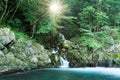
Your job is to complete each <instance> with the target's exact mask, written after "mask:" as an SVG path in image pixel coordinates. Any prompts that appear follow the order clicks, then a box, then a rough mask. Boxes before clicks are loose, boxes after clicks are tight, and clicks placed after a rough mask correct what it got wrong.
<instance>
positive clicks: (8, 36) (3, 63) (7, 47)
mask: <svg viewBox="0 0 120 80" xmlns="http://www.w3.org/2000/svg"><path fill="white" fill-rule="evenodd" d="M49 55H50V53H49V52H48V51H47V50H46V49H44V47H43V46H42V45H40V44H38V43H35V42H32V41H31V40H28V41H26V40H24V38H23V37H22V36H21V37H20V38H16V37H15V34H14V33H13V32H11V31H10V29H8V28H1V29H0V71H4V70H13V69H23V70H24V69H25V68H29V69H30V68H35V67H48V65H49V63H51V60H50V58H49Z"/></svg>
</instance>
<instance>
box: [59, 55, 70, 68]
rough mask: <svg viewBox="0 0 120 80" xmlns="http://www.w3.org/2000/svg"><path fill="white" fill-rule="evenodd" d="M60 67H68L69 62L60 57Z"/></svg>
mask: <svg viewBox="0 0 120 80" xmlns="http://www.w3.org/2000/svg"><path fill="white" fill-rule="evenodd" d="M59 67H60V68H68V67H69V62H68V61H67V60H65V59H63V58H62V57H60V66H59Z"/></svg>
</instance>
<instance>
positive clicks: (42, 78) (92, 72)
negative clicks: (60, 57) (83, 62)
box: [0, 67, 120, 80]
mask: <svg viewBox="0 0 120 80" xmlns="http://www.w3.org/2000/svg"><path fill="white" fill-rule="evenodd" d="M0 80H120V69H119V68H103V67H96V68H45V69H39V70H33V71H28V72H23V73H15V74H9V75H0Z"/></svg>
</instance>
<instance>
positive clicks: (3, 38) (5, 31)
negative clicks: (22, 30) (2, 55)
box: [0, 28, 15, 45]
mask: <svg viewBox="0 0 120 80" xmlns="http://www.w3.org/2000/svg"><path fill="white" fill-rule="evenodd" d="M12 41H15V35H14V33H13V32H11V31H10V29H9V28H1V29H0V43H2V44H3V45H7V44H9V43H10V42H12Z"/></svg>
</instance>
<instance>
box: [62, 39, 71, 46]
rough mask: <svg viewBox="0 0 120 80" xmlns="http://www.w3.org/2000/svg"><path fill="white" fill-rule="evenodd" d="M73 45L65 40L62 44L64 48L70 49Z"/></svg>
mask: <svg viewBox="0 0 120 80" xmlns="http://www.w3.org/2000/svg"><path fill="white" fill-rule="evenodd" d="M72 45H73V43H72V42H71V41H69V40H64V41H63V42H62V46H63V48H70V47H72Z"/></svg>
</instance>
